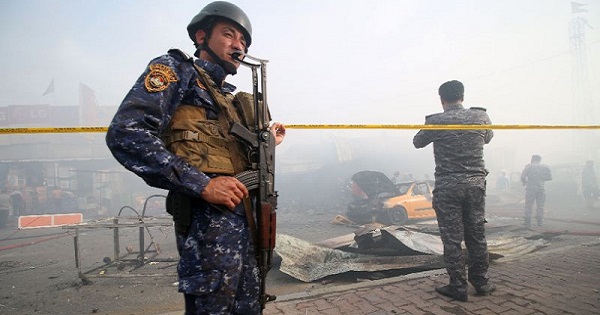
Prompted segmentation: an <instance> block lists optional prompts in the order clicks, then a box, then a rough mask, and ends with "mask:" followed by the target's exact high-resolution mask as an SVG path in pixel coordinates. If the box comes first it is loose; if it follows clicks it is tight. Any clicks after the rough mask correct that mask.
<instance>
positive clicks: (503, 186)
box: [496, 172, 510, 190]
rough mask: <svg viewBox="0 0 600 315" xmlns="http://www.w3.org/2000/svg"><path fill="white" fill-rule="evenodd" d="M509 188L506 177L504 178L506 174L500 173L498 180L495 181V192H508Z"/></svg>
mask: <svg viewBox="0 0 600 315" xmlns="http://www.w3.org/2000/svg"><path fill="white" fill-rule="evenodd" d="M509 188H510V181H509V180H508V176H506V172H502V173H501V174H500V177H498V180H496V189H497V190H508V189H509Z"/></svg>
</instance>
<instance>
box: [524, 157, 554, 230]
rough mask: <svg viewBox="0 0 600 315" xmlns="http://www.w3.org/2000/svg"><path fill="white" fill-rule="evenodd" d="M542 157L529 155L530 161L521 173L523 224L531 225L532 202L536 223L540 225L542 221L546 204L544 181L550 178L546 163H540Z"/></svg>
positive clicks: (550, 174)
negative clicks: (523, 188) (523, 205)
mask: <svg viewBox="0 0 600 315" xmlns="http://www.w3.org/2000/svg"><path fill="white" fill-rule="evenodd" d="M541 162H542V157H541V156H539V155H533V156H531V163H529V164H527V165H525V168H524V169H523V172H522V173H521V183H523V186H525V223H524V224H525V226H527V227H530V226H531V212H532V211H533V203H534V202H535V205H536V212H535V218H536V219H537V225H538V226H542V224H543V221H544V205H545V204H546V191H545V189H544V182H547V181H549V180H552V172H551V171H550V167H548V165H545V164H542V163H541Z"/></svg>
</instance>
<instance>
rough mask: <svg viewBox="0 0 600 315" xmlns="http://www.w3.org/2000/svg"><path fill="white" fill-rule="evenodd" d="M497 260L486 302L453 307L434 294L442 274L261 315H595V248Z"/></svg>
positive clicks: (288, 299)
mask: <svg viewBox="0 0 600 315" xmlns="http://www.w3.org/2000/svg"><path fill="white" fill-rule="evenodd" d="M588 240H590V241H591V242H588V243H582V244H580V245H573V246H568V247H563V248H557V249H556V250H548V251H541V252H537V253H532V254H527V255H524V256H521V257H517V258H513V259H512V260H503V259H500V260H497V261H494V262H493V264H492V265H491V267H490V277H491V279H492V281H493V282H494V283H495V284H496V285H497V287H498V289H497V290H496V292H494V293H493V294H492V295H490V296H485V297H481V296H475V295H474V293H475V292H474V291H475V290H474V289H473V288H472V287H470V288H469V301H468V302H457V301H453V300H451V299H449V298H447V297H444V296H442V295H440V294H438V293H436V292H435V287H436V286H439V285H444V284H447V282H448V277H447V275H446V273H445V270H434V271H428V272H423V273H418V274H411V275H407V276H402V277H396V278H388V279H383V280H377V281H370V282H367V283H359V284H354V285H348V286H343V287H337V288H334V290H323V291H321V292H318V291H317V292H311V294H310V295H308V294H302V293H299V294H293V295H288V296H280V297H278V300H277V301H275V302H271V303H269V304H267V307H266V309H265V311H264V314H265V315H279V314H286V315H287V314H327V315H334V314H340V315H341V314H344V315H350V314H356V315H359V314H360V315H365V314H371V315H384V314H503V315H508V314H519V315H521V314H600V242H599V241H598V240H597V238H596V239H593V238H592V239H588Z"/></svg>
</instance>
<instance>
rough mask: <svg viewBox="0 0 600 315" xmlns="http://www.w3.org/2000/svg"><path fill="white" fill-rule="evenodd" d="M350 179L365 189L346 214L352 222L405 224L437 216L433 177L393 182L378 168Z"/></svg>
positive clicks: (359, 173)
mask: <svg viewBox="0 0 600 315" xmlns="http://www.w3.org/2000/svg"><path fill="white" fill-rule="evenodd" d="M351 179H352V181H353V182H354V184H355V185H356V186H358V187H359V188H360V189H361V190H362V191H363V192H364V195H363V196H364V197H363V198H362V199H358V200H354V201H353V202H352V203H350V204H349V205H348V209H347V211H346V216H347V217H348V219H350V220H352V221H353V222H356V223H370V222H380V223H385V224H394V225H402V224H405V223H407V222H408V221H409V220H417V219H434V218H435V217H436V216H435V211H434V210H433V207H432V205H431V198H432V192H433V189H434V181H432V180H414V181H408V182H401V183H393V182H392V181H391V180H390V179H389V178H388V177H387V176H386V175H385V174H383V173H381V172H378V171H361V172H358V173H356V174H354V175H352V178H351Z"/></svg>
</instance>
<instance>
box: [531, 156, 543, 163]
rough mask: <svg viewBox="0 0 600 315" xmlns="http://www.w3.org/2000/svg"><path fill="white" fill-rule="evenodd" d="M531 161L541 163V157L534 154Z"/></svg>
mask: <svg viewBox="0 0 600 315" xmlns="http://www.w3.org/2000/svg"><path fill="white" fill-rule="evenodd" d="M531 160H532V161H535V162H541V161H542V157H541V156H539V155H537V154H534V155H532V156H531Z"/></svg>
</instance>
